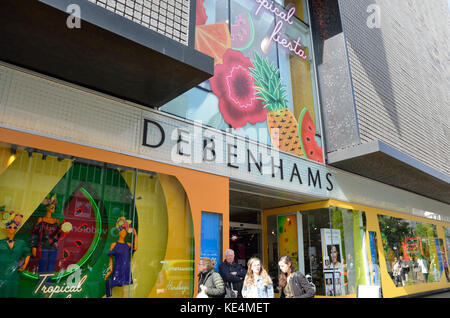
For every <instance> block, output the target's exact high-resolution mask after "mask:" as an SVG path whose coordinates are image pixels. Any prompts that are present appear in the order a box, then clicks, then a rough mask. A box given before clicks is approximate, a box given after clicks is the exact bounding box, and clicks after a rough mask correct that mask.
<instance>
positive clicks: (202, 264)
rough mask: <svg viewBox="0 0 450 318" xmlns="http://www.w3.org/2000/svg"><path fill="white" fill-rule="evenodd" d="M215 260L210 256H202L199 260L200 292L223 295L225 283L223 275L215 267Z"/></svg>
mask: <svg viewBox="0 0 450 318" xmlns="http://www.w3.org/2000/svg"><path fill="white" fill-rule="evenodd" d="M214 265H215V261H214V260H211V259H209V258H208V257H200V261H199V262H198V271H199V274H198V292H199V294H200V293H201V294H206V296H208V297H223V295H224V294H225V284H224V283H223V280H222V276H220V274H219V273H217V272H216V271H215V269H214Z"/></svg>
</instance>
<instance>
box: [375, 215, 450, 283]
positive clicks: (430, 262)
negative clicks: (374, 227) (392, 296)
mask: <svg viewBox="0 0 450 318" xmlns="http://www.w3.org/2000/svg"><path fill="white" fill-rule="evenodd" d="M378 222H379V224H380V231H381V237H382V242H383V249H384V254H385V258H386V266H387V268H388V272H389V275H390V276H391V278H392V280H393V281H394V284H395V286H397V287H403V286H408V285H415V284H424V283H431V282H438V281H440V280H441V275H442V272H443V271H444V263H443V262H442V257H440V256H441V253H440V250H441V249H442V251H444V250H443V248H444V247H443V246H442V242H440V240H439V239H438V237H437V228H436V225H434V224H429V223H422V222H417V221H413V220H406V219H400V218H395V217H391V216H386V215H378ZM440 259H441V260H440ZM445 267H447V265H445ZM447 271H448V269H447Z"/></svg>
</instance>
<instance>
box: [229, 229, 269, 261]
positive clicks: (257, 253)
mask: <svg viewBox="0 0 450 318" xmlns="http://www.w3.org/2000/svg"><path fill="white" fill-rule="evenodd" d="M261 242H262V229H261V225H260V224H253V223H241V222H232V221H230V245H229V246H230V249H232V250H233V251H234V255H235V261H236V262H237V263H239V264H241V265H242V266H243V267H245V268H247V262H248V260H249V259H250V258H252V257H258V258H259V259H262V249H261Z"/></svg>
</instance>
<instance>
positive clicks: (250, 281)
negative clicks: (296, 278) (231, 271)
mask: <svg viewBox="0 0 450 318" xmlns="http://www.w3.org/2000/svg"><path fill="white" fill-rule="evenodd" d="M247 266H248V271H247V275H246V276H245V279H244V286H243V288H242V297H244V298H273V297H274V292H273V283H272V279H271V278H270V276H269V275H268V274H267V272H266V270H265V269H264V268H263V266H262V264H261V261H260V259H259V258H256V257H253V258H251V259H249V261H248V263H247Z"/></svg>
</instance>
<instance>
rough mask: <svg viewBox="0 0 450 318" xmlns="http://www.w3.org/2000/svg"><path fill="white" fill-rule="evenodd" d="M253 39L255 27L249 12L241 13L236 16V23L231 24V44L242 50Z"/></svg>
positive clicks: (250, 44) (249, 44) (250, 43)
mask: <svg viewBox="0 0 450 318" xmlns="http://www.w3.org/2000/svg"><path fill="white" fill-rule="evenodd" d="M254 40H255V27H254V26H253V20H252V17H251V15H250V13H241V14H239V15H238V16H237V17H236V24H232V25H231V45H232V46H233V49H235V50H238V51H244V50H246V49H248V48H249V47H250V46H252V44H253V41H254Z"/></svg>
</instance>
